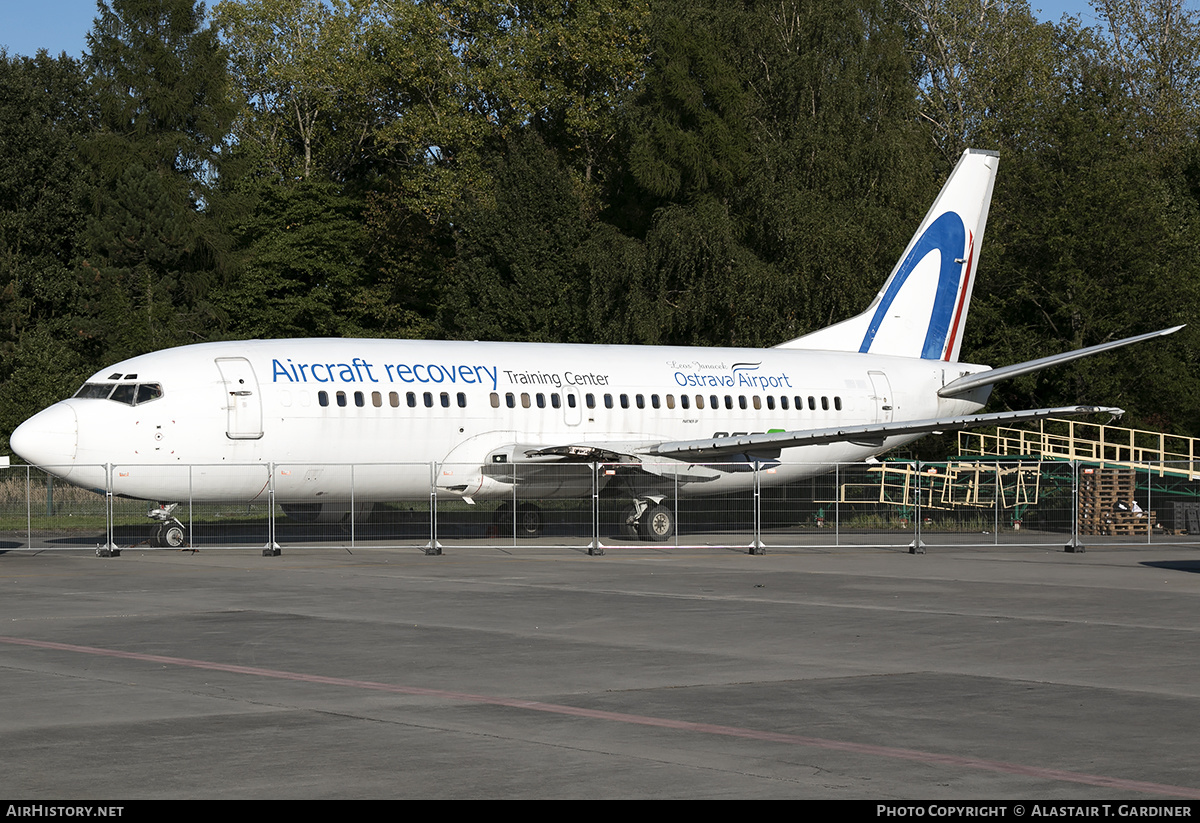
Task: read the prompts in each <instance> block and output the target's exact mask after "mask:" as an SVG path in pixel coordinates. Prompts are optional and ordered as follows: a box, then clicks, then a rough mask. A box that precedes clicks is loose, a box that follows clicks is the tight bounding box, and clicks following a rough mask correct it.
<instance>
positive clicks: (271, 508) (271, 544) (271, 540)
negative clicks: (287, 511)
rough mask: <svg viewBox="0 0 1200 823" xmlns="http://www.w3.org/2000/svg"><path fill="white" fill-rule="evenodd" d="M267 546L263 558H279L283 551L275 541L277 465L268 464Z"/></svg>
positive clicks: (263, 551)
mask: <svg viewBox="0 0 1200 823" xmlns="http://www.w3.org/2000/svg"><path fill="white" fill-rule="evenodd" d="M267 472H268V473H269V474H268V476H267V545H266V548H264V549H263V550H262V554H263V557H278V556H279V555H280V554H281V553H282V552H283V550H282V549H281V548H279V541H278V540H276V539H275V464H274V463H267Z"/></svg>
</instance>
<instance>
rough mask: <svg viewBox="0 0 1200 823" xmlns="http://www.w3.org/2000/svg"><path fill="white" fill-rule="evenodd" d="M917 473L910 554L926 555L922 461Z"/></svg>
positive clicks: (919, 462) (917, 467)
mask: <svg viewBox="0 0 1200 823" xmlns="http://www.w3.org/2000/svg"><path fill="white" fill-rule="evenodd" d="M915 468H916V473H917V482H916V483H915V484H914V485H915V486H916V492H917V499H916V502H915V504H914V505H913V542H912V544H911V545H910V546H909V547H908V553H909V554H925V544H924V543H923V542H922V541H921V461H920V460H918V461H917V462H916V464H915Z"/></svg>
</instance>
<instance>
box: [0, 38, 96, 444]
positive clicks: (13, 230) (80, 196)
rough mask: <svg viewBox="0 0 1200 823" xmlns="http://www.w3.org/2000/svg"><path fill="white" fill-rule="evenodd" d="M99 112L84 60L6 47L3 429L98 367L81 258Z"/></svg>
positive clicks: (0, 287)
mask: <svg viewBox="0 0 1200 823" xmlns="http://www.w3.org/2000/svg"><path fill="white" fill-rule="evenodd" d="M93 115H94V110H93V101H92V98H91V96H90V95H89V93H88V88H87V80H86V77H85V75H84V73H83V70H82V67H81V66H80V65H79V63H78V61H76V60H73V59H71V58H69V57H67V56H66V55H62V56H60V57H58V58H52V57H50V56H49V55H48V54H46V53H45V52H44V51H43V52H40V53H39V54H38V55H37V56H36V57H34V58H27V57H14V58H11V59H10V58H9V57H8V55H7V54H5V53H3V52H2V51H0V435H2V436H7V434H8V432H10V431H12V429H13V428H14V427H15V426H16V425H17V424H19V423H20V422H21V421H22V420H24V419H25V418H27V417H29V416H30V415H31V414H33V413H34V412H35V411H37V410H38V409H40V408H43V407H45V406H47V405H49V404H50V403H53V402H55V401H56V400H60V399H62V398H63V397H65V396H68V395H69V394H70V393H71V392H73V391H74V390H75V389H76V388H77V387H78V384H79V382H81V381H82V379H83V378H84V376H85V375H86V374H88V373H89V372H90V371H92V369H93V368H95V357H96V354H97V352H96V350H95V345H94V340H95V338H94V332H95V328H94V326H95V324H94V319H93V318H92V317H90V316H89V315H90V312H89V308H88V306H87V305H86V300H85V298H86V291H85V289H84V288H83V286H82V284H81V283H80V282H79V280H78V279H77V277H76V272H75V270H74V267H73V262H74V258H75V255H76V253H77V248H78V226H79V224H80V222H81V221H82V214H83V212H82V205H83V200H84V195H85V193H86V181H87V175H86V170H85V168H84V166H83V164H82V163H81V162H80V159H79V146H80V143H81V142H82V141H83V140H85V139H86V137H87V135H88V134H89V132H90V130H91V128H92V123H91V118H92V116H93Z"/></svg>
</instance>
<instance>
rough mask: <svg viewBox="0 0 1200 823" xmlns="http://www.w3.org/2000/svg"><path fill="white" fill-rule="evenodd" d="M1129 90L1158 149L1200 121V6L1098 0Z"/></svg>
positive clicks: (1181, 138)
mask: <svg viewBox="0 0 1200 823" xmlns="http://www.w3.org/2000/svg"><path fill="white" fill-rule="evenodd" d="M1094 5H1095V6H1096V9H1097V11H1099V13H1100V16H1101V17H1102V18H1103V20H1104V22H1105V24H1107V26H1108V30H1109V34H1110V36H1111V43H1112V49H1113V55H1114V58H1115V61H1116V65H1117V66H1118V67H1119V69H1120V72H1121V77H1122V79H1123V81H1124V84H1125V87H1126V89H1128V91H1129V93H1130V95H1131V96H1132V97H1133V99H1134V100H1135V101H1136V105H1137V107H1138V109H1139V113H1140V114H1141V116H1142V117H1143V118H1144V121H1145V126H1144V128H1145V130H1146V136H1147V137H1148V138H1149V139H1150V142H1151V144H1152V145H1153V146H1154V147H1156V148H1162V147H1169V146H1173V145H1178V144H1180V143H1183V142H1187V141H1191V140H1194V139H1195V138H1196V133H1197V127H1198V126H1200V10H1198V9H1196V8H1191V9H1189V8H1187V7H1186V5H1185V0H1096V2H1095V3H1094Z"/></svg>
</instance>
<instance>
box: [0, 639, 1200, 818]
mask: <svg viewBox="0 0 1200 823" xmlns="http://www.w3.org/2000/svg"><path fill="white" fill-rule="evenodd" d="M0 643H7V644H10V645H13V646H29V647H32V648H35V649H50V650H54V651H64V652H76V653H78V654H91V655H99V656H101V657H117V658H122V659H125V660H139V661H142V662H145V663H159V664H164V665H170V666H184V667H187V668H192V669H207V670H209V671H218V672H228V673H230V674H245V675H251V676H253V677H269V678H272V679H275V680H294V681H297V682H300V683H317V684H321V685H325V686H344V687H348V688H352V689H368V690H371V691H379V692H391V693H393V694H406V695H416V696H422V697H437V698H441V699H443V700H458V701H462V702H467V703H482V704H486V705H490V706H507V707H509V708H514V709H526V710H528V711H536V712H546V713H549V714H562V715H569V716H572V717H586V718H589V719H592V720H608V721H613V722H617V723H633V724H636V725H639V726H654V727H657V728H661V729H677V730H679V731H688V732H697V733H700V734H716V735H722V736H725V737H739V738H743V739H747V740H763V741H767V742H771V743H783V744H785V745H791V746H808V747H811V748H816V749H827V750H829V751H839V752H851V753H853V754H864V755H870V756H873V757H888V758H892V759H894V760H911V761H914V762H917V763H927V764H931V765H941V766H950V767H958V768H965V769H979V770H982V771H990V772H1001V773H1004V774H1018V775H1023V776H1025V777H1032V778H1035V779H1039V780H1061V781H1065V782H1069V783H1083V784H1086V785H1089V786H1102V787H1104V788H1109V789H1120V790H1123V791H1134V792H1148V793H1151V794H1163V795H1169V796H1172V797H1186V798H1191V799H1193V800H1200V789H1195V788H1190V787H1188V786H1171V785H1167V784H1163V783H1148V782H1144V781H1141V780H1124V779H1122V778H1119V777H1105V776H1104V775H1098V774H1086V773H1083V772H1072V771H1066V770H1062V769H1046V768H1041V767H1039V766H1023V765H1021V764H1019V763H1006V762H1004V761H1001V760H985V759H983V758H979V757H960V756H958V755H952V754H939V753H937V752H924V751H919V750H916V749H898V748H893V747H891V746H874V745H870V744H867V743H849V742H846V741H842V740H828V739H825V738H821V737H805V736H803V735H798V734H786V733H782V732H768V731H761V730H758V729H743V728H739V727H737V726H721V725H717V724H713V723H694V722H692V721H688V720H670V719H668V718H664V717H650V716H647V715H640V714H626V713H624V712H609V711H603V710H600V709H584V708H579V707H577V706H566V705H561V704H557V703H542V702H541V701H538V700H522V699H520V698H515V697H498V696H492V695H485V694H468V693H466V692H453V691H448V690H445V689H424V688H419V687H416V686H397V685H394V684H391V683H377V682H375V681H371V680H351V679H348V678H344V677H327V676H324V675H319V674H304V673H302V672H288V671H281V670H278V669H263V668H259V667H257V666H235V665H232V664H228V663H214V662H212V661H208V660H191V659H188V658H186V657H167V656H165V655H160V654H142V653H140V652H127V651H121V650H119V649H102V648H97V647H95V646H76V645H73V644H70V643H52V642H49V641H44V640H29V639H26V638H22V637H6V636H3V635H0Z"/></svg>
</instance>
